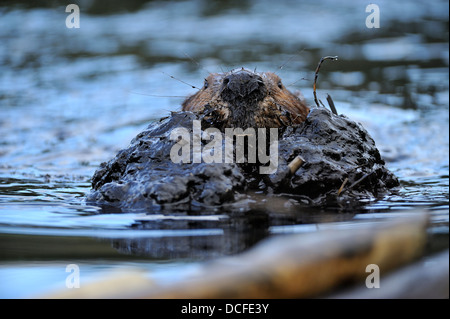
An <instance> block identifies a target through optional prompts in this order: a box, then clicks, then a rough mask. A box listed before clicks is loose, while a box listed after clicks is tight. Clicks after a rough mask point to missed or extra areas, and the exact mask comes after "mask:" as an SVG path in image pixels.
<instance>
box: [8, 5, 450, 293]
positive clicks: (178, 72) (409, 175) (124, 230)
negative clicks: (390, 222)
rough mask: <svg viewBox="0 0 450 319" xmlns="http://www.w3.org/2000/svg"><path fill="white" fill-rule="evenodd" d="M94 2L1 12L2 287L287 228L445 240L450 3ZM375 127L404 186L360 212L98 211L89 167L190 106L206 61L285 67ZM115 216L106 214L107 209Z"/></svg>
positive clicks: (264, 207) (236, 247)
mask: <svg viewBox="0 0 450 319" xmlns="http://www.w3.org/2000/svg"><path fill="white" fill-rule="evenodd" d="M376 3H377V4H378V6H379V7H380V28H378V29H369V28H367V27H366V24H365V20H366V17H367V15H368V14H369V13H366V12H365V7H366V4H365V3H363V2H358V1H341V2H339V3H338V2H336V1H301V2H300V1H298V2H297V1H277V2H276V3H274V2H273V1H268V0H267V1H227V2H219V1H218V2H213V1H189V2H184V1H174V2H166V1H162V2H154V1H152V2H148V3H146V2H141V1H131V2H127V5H124V4H119V2H117V3H116V1H106V2H105V1H100V0H98V1H88V0H86V1H81V2H79V5H80V9H81V20H80V28H79V29H68V28H66V26H65V20H66V17H67V15H68V13H66V12H65V5H66V3H62V2H58V1H44V2H42V4H41V5H33V6H30V5H29V4H28V2H23V3H20V2H11V3H10V4H8V3H6V4H3V6H0V43H1V45H0V297H2V298H15V297H27V296H33V295H35V294H39V293H42V292H45V291H48V290H49V289H65V279H66V277H67V275H68V273H66V272H65V267H66V265H67V264H73V263H75V264H78V265H79V266H80V272H81V284H83V283H84V282H87V281H89V280H90V279H92V278H97V277H98V276H101V275H103V274H105V273H108V272H109V271H113V270H116V269H122V268H126V267H129V268H133V269H134V268H139V269H141V268H144V269H147V270H148V271H149V273H151V276H152V277H154V278H156V279H157V280H161V281H169V280H175V279H176V278H178V277H179V276H180V275H183V274H186V273H189V272H190V271H192V270H195V266H196V265H197V263H199V262H201V261H202V260H205V259H210V258H215V257H218V256H222V255H229V254H234V253H238V252H241V251H243V250H245V249H247V248H249V247H251V246H252V245H253V244H254V243H256V242H258V241H259V240H261V239H263V238H265V237H267V236H271V235H275V234H282V233H289V232H311V231H316V230H317V229H321V228H326V227H341V226H342V227H349V229H351V228H352V227H357V225H358V224H359V223H367V222H370V223H372V222H376V221H377V220H380V219H385V218H391V217H393V216H398V215H400V214H412V213H414V212H416V211H417V209H420V210H422V209H424V210H427V211H430V212H431V216H432V224H431V227H430V229H429V232H430V234H431V238H432V239H431V241H430V246H431V250H439V249H443V248H446V247H447V248H448V220H449V218H448V211H449V204H448V203H449V195H448V194H449V176H448V174H449V173H448V172H449V160H448V156H449V135H448V130H449V73H448V70H449V69H448V68H449V44H448V37H449V33H448V21H449V19H448V9H449V8H448V6H449V5H448V2H447V1H437V0H436V1H432V2H427V3H422V2H421V1H413V0H411V1H403V2H399V3H397V2H395V3H394V2H392V1H377V2H376ZM326 55H337V56H339V60H338V61H336V62H329V61H328V62H327V63H326V64H324V65H323V66H322V69H321V73H320V75H319V82H318V94H319V98H321V99H322V100H325V96H326V94H327V93H328V94H330V95H331V96H332V97H333V100H334V101H335V104H336V107H337V109H338V112H339V113H343V114H346V115H347V116H349V117H350V118H352V119H354V120H357V121H359V122H361V123H362V124H363V125H364V126H365V127H366V129H367V130H368V131H369V132H370V134H371V135H372V137H373V138H374V139H375V141H376V142H377V146H378V147H379V149H380V151H381V153H382V156H383V157H384V159H385V160H386V162H387V166H388V168H389V169H390V170H392V171H393V172H394V173H395V174H396V175H397V176H398V177H399V179H400V182H401V185H402V188H401V189H400V190H399V191H398V192H396V193H395V194H392V195H389V196H386V197H385V198H381V199H378V200H375V199H372V200H367V201H366V202H365V203H363V207H362V208H358V210H355V211H348V210H345V211H344V210H342V209H339V208H336V207H330V208H323V209H308V208H305V207H301V206H299V205H296V204H295V203H294V202H291V201H289V200H286V199H283V198H280V200H279V201H270V202H267V201H265V199H264V198H263V197H261V199H260V200H257V201H256V202H254V203H250V204H249V205H251V206H252V210H251V211H242V212H237V213H235V214H231V215H230V214H227V213H224V212H221V211H220V210H219V209H211V210H208V209H205V211H203V212H202V213H201V214H189V213H177V214H174V213H171V212H165V211H158V212H143V211H126V212H122V213H114V210H105V209H104V208H101V207H96V206H89V205H86V204H85V203H84V202H83V196H84V194H85V193H86V192H88V191H89V189H90V178H91V176H92V175H93V173H94V171H95V169H96V168H97V167H98V166H99V164H100V163H101V162H103V161H107V160H109V159H110V158H112V157H113V156H114V155H115V153H116V152H117V151H118V150H120V149H121V148H125V147H126V146H127V145H128V143H129V142H130V140H131V139H132V138H133V137H134V136H135V135H137V134H138V133H139V132H140V131H141V130H143V129H144V128H145V127H146V126H147V125H148V123H149V122H151V121H152V120H155V119H158V118H160V117H162V116H165V115H167V114H169V112H170V111H175V110H178V109H179V105H180V104H181V102H182V101H183V97H185V96H187V95H189V94H192V93H194V92H195V89H193V88H192V87H191V86H190V85H186V84H184V83H183V82H181V81H177V80H174V79H172V78H170V77H169V75H172V76H175V77H176V78H177V79H179V80H182V81H184V82H186V83H189V84H191V85H194V86H197V87H200V86H201V85H202V83H203V79H204V77H205V76H206V75H207V74H208V72H221V71H223V70H229V69H231V68H235V67H241V66H245V67H248V68H250V69H253V68H257V70H260V71H263V70H264V71H275V72H277V73H278V74H279V75H280V76H281V77H282V78H283V81H284V83H285V84H287V85H290V86H289V88H290V89H291V90H296V89H298V90H301V91H302V93H303V94H304V95H305V97H306V98H307V99H308V101H310V103H313V98H312V81H313V78H314V70H315V68H316V66H317V62H318V61H319V59H320V58H321V57H322V56H326ZM102 212H107V213H108V214H100V213H102Z"/></svg>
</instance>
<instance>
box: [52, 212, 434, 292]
mask: <svg viewBox="0 0 450 319" xmlns="http://www.w3.org/2000/svg"><path fill="white" fill-rule="evenodd" d="M427 220H428V218H427V215H426V214H421V213H418V214H417V215H413V216H412V217H408V218H403V217H399V218H393V219H389V220H388V221H377V222H374V223H370V224H367V223H364V222H361V223H360V224H359V225H358V223H355V226H354V227H352V228H346V229H339V228H336V229H331V230H319V231H317V232H314V233H307V234H293V235H279V236H274V237H270V238H268V239H267V240H264V241H263V242H261V243H260V244H258V245H257V246H255V247H254V248H252V249H250V250H249V251H247V252H244V253H242V254H238V255H235V256H231V257H225V258H219V259H217V260H213V261H209V262H205V263H204V264H203V265H202V266H201V267H200V269H199V271H198V272H196V275H192V276H187V277H186V278H184V279H180V280H178V281H175V282H173V283H171V284H164V283H159V282H158V281H157V280H154V281H153V282H152V281H151V280H149V279H148V276H147V277H146V276H144V275H140V276H141V279H140V280H135V279H136V273H133V274H131V275H130V276H132V277H131V278H133V280H126V275H125V276H121V281H120V284H119V285H118V284H117V278H114V279H113V280H115V284H113V285H111V284H110V282H108V280H103V281H102V282H99V283H93V284H91V285H86V286H84V287H81V288H79V289H76V290H75V289H72V290H70V291H69V290H68V291H64V292H62V293H57V294H54V295H49V296H47V297H50V298H90V297H95V298H201V299H204V298H311V297H317V296H322V295H324V294H325V293H327V292H329V291H331V290H332V289H336V288H337V287H340V286H342V285H343V284H346V283H349V282H364V280H365V279H366V277H367V276H368V275H369V273H367V272H366V267H367V265H370V264H375V265H377V266H378V267H379V269H380V271H381V272H382V273H383V274H386V273H388V272H389V271H390V270H392V269H395V268H396V267H399V266H401V265H404V264H406V263H408V262H411V261H412V260H414V259H415V258H417V257H419V256H421V254H422V252H423V248H424V246H425V242H426V225H427ZM124 278H125V279H124Z"/></svg>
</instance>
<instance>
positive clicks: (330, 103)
mask: <svg viewBox="0 0 450 319" xmlns="http://www.w3.org/2000/svg"><path fill="white" fill-rule="evenodd" d="M327 102H328V105H329V106H330V109H331V112H333V113H334V114H335V115H338V114H337V110H336V107H335V106H334V102H333V99H332V98H331V96H330V95H329V94H327Z"/></svg>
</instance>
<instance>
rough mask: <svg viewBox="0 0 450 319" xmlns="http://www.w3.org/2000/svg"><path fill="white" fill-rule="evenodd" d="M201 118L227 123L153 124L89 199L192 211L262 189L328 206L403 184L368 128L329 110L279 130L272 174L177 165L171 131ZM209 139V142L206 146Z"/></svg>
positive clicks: (180, 117) (102, 176)
mask: <svg viewBox="0 0 450 319" xmlns="http://www.w3.org/2000/svg"><path fill="white" fill-rule="evenodd" d="M194 120H200V121H201V123H202V129H205V128H207V127H210V126H212V124H215V125H214V126H215V127H221V125H220V124H221V123H211V117H208V116H205V115H202V114H197V113H193V112H185V111H182V112H176V113H172V115H171V116H169V117H167V118H164V119H161V120H160V121H159V122H155V123H151V124H150V125H149V126H148V128H147V129H146V130H145V131H143V132H141V133H140V134H138V135H137V136H136V137H135V138H134V139H133V140H132V141H131V144H130V146H129V147H128V148H126V149H123V150H121V151H120V152H119V153H118V154H117V155H116V156H115V158H113V159H112V160H110V161H109V162H107V163H102V164H101V166H100V168H99V169H98V170H97V171H96V172H95V174H94V176H93V178H92V190H91V192H90V193H89V194H88V195H87V201H88V202H96V203H103V204H108V205H116V206H119V207H121V208H151V209H152V210H155V209H158V208H167V207H170V208H180V209H189V208H192V207H202V206H220V205H223V204H227V203H236V202H239V201H240V200H242V199H246V198H249V197H250V196H251V195H250V194H251V193H252V192H254V191H258V192H263V193H264V196H266V197H271V196H279V194H285V195H289V196H292V197H294V198H298V199H299V200H301V202H302V203H305V204H306V205H320V206H321V205H334V204H335V203H336V202H345V201H348V200H356V201H358V200H360V199H364V198H368V197H369V198H374V197H379V196H381V195H383V194H385V193H387V192H389V191H390V190H391V189H392V188H394V187H396V186H398V185H399V183H398V180H397V178H396V177H395V176H394V175H393V174H392V173H391V172H390V171H389V170H388V169H387V168H386V167H385V165H384V164H385V163H384V161H383V159H382V158H381V156H380V153H379V151H378V149H377V148H376V145H375V142H374V140H373V139H372V138H371V137H370V136H369V134H368V132H367V131H366V130H365V129H364V128H363V127H362V126H361V125H360V124H359V123H356V122H354V121H352V120H350V119H348V118H347V117H346V116H344V115H334V114H332V113H331V112H330V111H328V110H327V109H325V108H314V109H311V111H310V113H309V114H308V116H307V118H306V121H305V122H303V123H301V124H299V125H295V126H288V127H284V128H280V129H279V135H278V137H279V139H278V143H279V147H278V169H277V170H276V172H275V173H272V174H270V175H264V174H259V173H258V171H257V167H256V166H255V165H254V164H249V163H243V164H239V163H211V164H208V163H203V162H202V163H174V162H173V161H172V160H171V158H170V151H171V149H172V147H173V145H175V143H176V141H173V140H171V139H170V133H171V131H172V130H173V129H175V128H180V127H184V128H186V129H187V130H189V131H190V132H191V133H192V131H193V125H192V122H193V121H194ZM222 134H223V133H222ZM223 140H225V138H223ZM207 142H208V141H203V140H202V147H203V146H204V145H205V144H207ZM191 155H192V154H191ZM297 156H299V157H300V158H302V160H303V163H302V165H301V166H300V167H299V168H298V169H297V170H296V171H295V172H292V171H291V170H290V167H289V163H291V162H292V161H293V160H294V159H295V158H296V157H297ZM191 158H192V157H191Z"/></svg>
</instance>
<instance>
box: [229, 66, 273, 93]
mask: <svg viewBox="0 0 450 319" xmlns="http://www.w3.org/2000/svg"><path fill="white" fill-rule="evenodd" d="M264 90H265V86H264V82H263V80H262V78H261V77H260V76H259V75H257V74H255V73H252V72H249V71H247V70H240V71H237V72H232V73H231V74H229V75H227V76H226V77H225V78H224V79H223V92H222V95H223V97H224V98H225V99H226V100H235V99H242V98H248V97H250V96H252V97H253V96H254V97H255V98H257V96H258V95H264Z"/></svg>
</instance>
